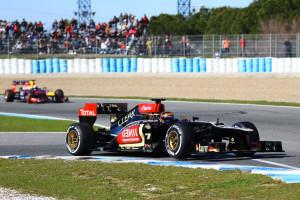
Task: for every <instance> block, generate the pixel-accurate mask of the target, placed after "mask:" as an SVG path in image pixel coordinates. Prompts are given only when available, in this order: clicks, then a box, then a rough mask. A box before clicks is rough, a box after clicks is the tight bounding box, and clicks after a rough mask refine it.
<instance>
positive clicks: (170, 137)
mask: <svg viewBox="0 0 300 200" xmlns="http://www.w3.org/2000/svg"><path fill="white" fill-rule="evenodd" d="M190 144H191V132H190V131H189V127H188V126H187V125H185V124H174V125H173V126H171V127H170V128H169V129H168V131H167V134H166V138H165V148H166V151H167V153H168V154H169V155H170V156H171V157H174V158H178V159H183V158H185V157H187V155H188V153H189V151H190Z"/></svg>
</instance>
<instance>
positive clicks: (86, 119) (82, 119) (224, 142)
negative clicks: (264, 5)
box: [66, 99, 283, 158]
mask: <svg viewBox="0 0 300 200" xmlns="http://www.w3.org/2000/svg"><path fill="white" fill-rule="evenodd" d="M153 101H155V103H149V104H139V105H137V106H135V107H134V108H133V109H131V110H130V111H127V104H126V103H98V104H85V106H84V108H81V109H80V110H79V123H75V124H72V125H71V126H70V127H69V128H68V131H67V135H66V147H67V149H68V151H69V153H71V154H72V155H75V156H81V155H89V154H91V153H92V151H97V150H104V151H117V152H122V151H125V152H133V151H134V152H136V151H138V152H152V153H166V152H167V153H168V154H169V155H170V156H171V157H175V158H185V157H187V156H189V155H192V154H195V153H201V152H203V153H205V152H215V153H218V152H231V153H234V154H236V155H238V156H252V155H254V154H255V153H256V152H282V151H283V150H282V144H281V142H279V141H261V140H260V138H259V133H258V130H257V128H256V127H255V125H254V124H252V123H251V122H238V123H235V124H234V125H232V126H226V125H225V124H224V123H220V122H206V121H199V119H198V118H196V117H194V118H193V119H192V120H178V119H175V118H174V115H173V113H171V112H165V107H164V104H162V103H161V102H162V101H163V99H153ZM98 114H109V115H111V127H110V130H106V129H101V128H100V129H99V130H98V131H94V130H93V125H94V123H95V121H96V118H97V115H98Z"/></svg>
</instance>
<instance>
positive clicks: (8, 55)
mask: <svg viewBox="0 0 300 200" xmlns="http://www.w3.org/2000/svg"><path fill="white" fill-rule="evenodd" d="M7 57H8V58H10V54H9V37H7Z"/></svg>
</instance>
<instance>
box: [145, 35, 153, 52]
mask: <svg viewBox="0 0 300 200" xmlns="http://www.w3.org/2000/svg"><path fill="white" fill-rule="evenodd" d="M152 45H153V42H152V39H151V37H149V38H148V40H147V42H146V47H147V54H148V56H152Z"/></svg>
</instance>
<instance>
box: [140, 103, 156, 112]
mask: <svg viewBox="0 0 300 200" xmlns="http://www.w3.org/2000/svg"><path fill="white" fill-rule="evenodd" d="M157 111H158V106H157V104H140V105H139V112H140V113H156V112H157Z"/></svg>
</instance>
